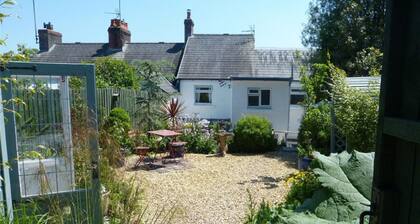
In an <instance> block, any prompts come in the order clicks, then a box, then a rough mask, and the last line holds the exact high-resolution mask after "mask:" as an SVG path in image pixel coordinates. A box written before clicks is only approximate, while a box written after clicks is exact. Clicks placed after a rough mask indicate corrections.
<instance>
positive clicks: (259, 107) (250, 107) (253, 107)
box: [248, 106, 271, 110]
mask: <svg viewBox="0 0 420 224" xmlns="http://www.w3.org/2000/svg"><path fill="white" fill-rule="evenodd" d="M248 109H257V110H271V106H248Z"/></svg>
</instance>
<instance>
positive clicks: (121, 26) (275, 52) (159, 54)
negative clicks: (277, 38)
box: [33, 10, 303, 133]
mask: <svg viewBox="0 0 420 224" xmlns="http://www.w3.org/2000/svg"><path fill="white" fill-rule="evenodd" d="M38 32H39V40H40V53H39V54H38V55H36V56H35V57H34V58H33V61H35V62H57V63H79V62H83V61H91V60H94V59H95V58H98V57H104V56H107V57H112V58H117V59H121V60H126V61H128V62H132V61H135V60H151V61H168V62H170V63H172V64H173V66H172V67H170V68H168V71H169V72H171V73H172V74H173V75H174V77H175V78H176V79H175V81H174V82H173V83H170V82H168V81H167V80H163V82H162V84H161V88H162V89H164V90H165V91H167V92H170V93H174V92H177V93H179V97H180V98H181V99H182V101H183V102H184V105H185V111H184V113H185V114H188V115H190V116H192V115H194V114H197V115H198V116H199V117H201V118H205V119H209V120H230V121H232V123H235V122H236V121H237V120H238V119H239V118H240V117H242V116H244V115H247V114H257V115H260V116H264V117H267V118H268V119H269V120H270V121H271V122H272V124H273V129H274V131H276V132H280V133H286V132H289V131H292V132H295V131H297V128H298V124H299V123H300V122H298V121H300V120H299V119H300V117H301V115H300V114H295V112H294V110H293V109H292V108H293V106H292V107H291V103H292V105H294V103H297V102H298V101H299V100H300V98H299V96H300V95H301V94H302V93H300V92H299V93H298V94H295V92H294V89H293V87H294V85H295V83H298V80H299V71H300V69H299V66H300V64H301V63H302V61H303V60H302V57H301V56H300V55H301V54H300V53H299V52H298V51H297V50H282V49H256V48H255V39H254V35H253V34H194V22H193V20H192V19H191V11H190V10H188V11H187V18H186V19H185V20H184V34H185V39H184V42H182V43H164V42H156V43H132V42H131V32H130V31H129V29H128V24H127V23H126V22H125V21H123V20H119V19H112V20H111V24H110V26H109V28H108V39H109V41H108V42H107V43H80V42H76V43H62V35H61V34H60V33H59V32H57V31H54V29H53V27H52V25H51V24H50V23H49V24H44V29H40V30H39V31H38ZM291 93H292V94H291ZM291 95H292V97H291ZM295 95H298V96H297V97H295ZM290 119H292V120H290ZM295 129H296V130H295Z"/></svg>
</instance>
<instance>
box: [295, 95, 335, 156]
mask: <svg viewBox="0 0 420 224" xmlns="http://www.w3.org/2000/svg"><path fill="white" fill-rule="evenodd" d="M330 133H331V111H330V106H329V104H328V103H326V102H321V103H319V104H318V105H314V106H310V107H308V108H307V109H306V113H305V115H304V116H303V119H302V123H301V125H300V128H299V134H298V148H299V154H300V156H302V155H305V154H309V152H312V151H315V150H316V151H319V152H321V153H322V154H324V155H328V154H329V152H330ZM305 151H306V153H305Z"/></svg>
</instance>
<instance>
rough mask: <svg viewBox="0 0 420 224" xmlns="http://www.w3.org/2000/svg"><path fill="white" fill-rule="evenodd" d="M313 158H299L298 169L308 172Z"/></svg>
mask: <svg viewBox="0 0 420 224" xmlns="http://www.w3.org/2000/svg"><path fill="white" fill-rule="evenodd" d="M312 160H313V159H312V158H308V157H303V158H301V157H299V158H298V169H299V170H307V169H308V168H309V165H310V164H311V162H312Z"/></svg>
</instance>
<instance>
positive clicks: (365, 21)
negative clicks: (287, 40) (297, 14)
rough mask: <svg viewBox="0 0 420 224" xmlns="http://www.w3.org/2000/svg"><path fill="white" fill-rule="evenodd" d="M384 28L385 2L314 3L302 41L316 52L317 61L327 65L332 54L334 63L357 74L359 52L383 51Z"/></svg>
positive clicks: (336, 0) (319, 0)
mask: <svg viewBox="0 0 420 224" xmlns="http://www.w3.org/2000/svg"><path fill="white" fill-rule="evenodd" d="M384 27H385V6H384V0H363V1H361V0H348V1H342V0H312V2H311V3H310V6H309V21H308V22H307V24H306V26H305V28H304V30H303V32H302V42H303V44H304V45H305V46H307V47H312V48H314V49H315V50H316V52H317V53H316V54H315V58H314V60H315V61H318V62H325V61H326V60H327V53H328V52H329V53H330V54H331V62H332V63H333V64H335V65H337V66H338V67H340V68H343V69H344V70H345V71H346V72H347V73H348V74H351V75H353V74H358V73H357V72H360V71H357V70H355V69H356V68H355V67H352V66H351V64H352V63H354V61H355V57H356V55H357V54H358V53H359V52H362V51H363V50H365V49H369V48H370V47H373V48H376V49H379V50H381V49H383V34H384ZM378 59H380V58H378ZM358 75H367V74H360V73H359V74H358Z"/></svg>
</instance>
